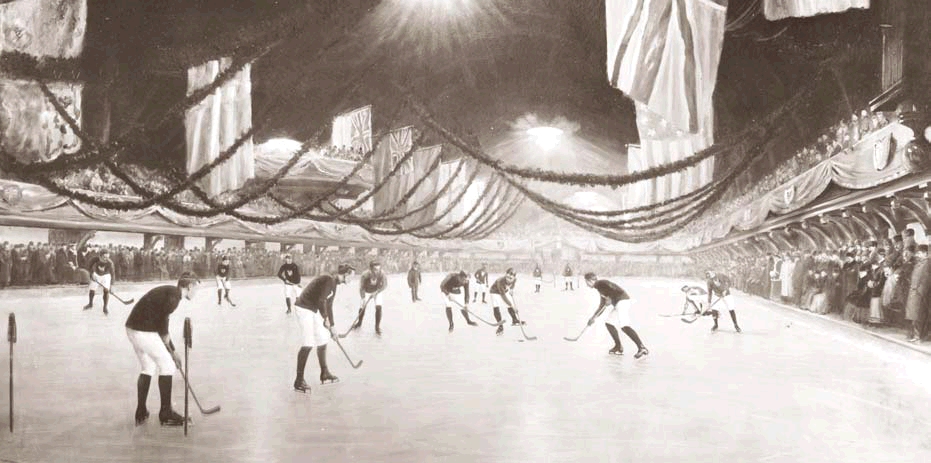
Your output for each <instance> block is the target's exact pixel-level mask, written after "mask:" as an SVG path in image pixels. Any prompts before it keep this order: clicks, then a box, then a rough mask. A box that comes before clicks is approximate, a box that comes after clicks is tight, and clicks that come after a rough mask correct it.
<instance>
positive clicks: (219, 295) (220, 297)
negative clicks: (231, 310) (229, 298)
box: [217, 289, 223, 305]
mask: <svg viewBox="0 0 931 463" xmlns="http://www.w3.org/2000/svg"><path fill="white" fill-rule="evenodd" d="M222 302H223V290H222V289H218V290H217V305H220V304H221V303H222Z"/></svg>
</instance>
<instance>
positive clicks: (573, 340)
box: [562, 336, 579, 342]
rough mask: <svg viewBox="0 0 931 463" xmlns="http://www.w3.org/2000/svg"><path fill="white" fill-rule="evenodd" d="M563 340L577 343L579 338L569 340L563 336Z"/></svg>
mask: <svg viewBox="0 0 931 463" xmlns="http://www.w3.org/2000/svg"><path fill="white" fill-rule="evenodd" d="M562 338H563V339H565V340H566V341H569V342H576V341H578V340H579V338H575V339H572V338H567V337H565V336H563V337H562Z"/></svg>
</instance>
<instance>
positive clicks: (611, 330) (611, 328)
mask: <svg viewBox="0 0 931 463" xmlns="http://www.w3.org/2000/svg"><path fill="white" fill-rule="evenodd" d="M605 328H607V329H608V334H610V335H611V339H613V340H614V347H617V348H618V349H622V348H623V346H621V336H620V335H619V334H618V333H617V328H615V326H614V325H612V324H610V323H605Z"/></svg>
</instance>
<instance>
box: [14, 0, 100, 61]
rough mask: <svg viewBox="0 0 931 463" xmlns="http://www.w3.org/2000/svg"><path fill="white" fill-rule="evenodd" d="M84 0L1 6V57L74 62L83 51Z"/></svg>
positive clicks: (34, 0) (45, 0) (32, 1)
mask: <svg viewBox="0 0 931 463" xmlns="http://www.w3.org/2000/svg"><path fill="white" fill-rule="evenodd" d="M86 28H87V0H16V1H13V2H4V3H0V54H3V53H9V52H19V53H24V54H27V55H30V56H34V57H36V58H77V57H79V56H80V55H81V51H82V50H83V49H84V32H85V30H86Z"/></svg>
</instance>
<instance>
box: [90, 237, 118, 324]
mask: <svg viewBox="0 0 931 463" xmlns="http://www.w3.org/2000/svg"><path fill="white" fill-rule="evenodd" d="M87 270H88V272H89V273H90V282H89V283H88V292H87V296H88V301H87V305H86V306H84V310H90V309H93V308H94V293H95V290H97V289H99V290H100V291H101V293H102V296H101V297H102V298H103V314H104V315H107V314H109V313H110V312H108V311H107V304H108V303H109V302H110V285H111V284H112V283H113V261H112V260H110V251H107V250H106V249H104V250H103V251H101V252H100V255H98V256H97V257H95V258H93V259H92V260H91V263H90V266H88V268H87Z"/></svg>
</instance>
